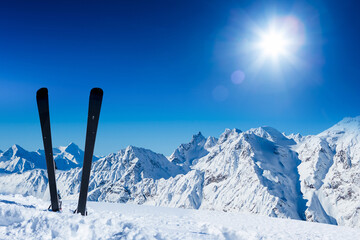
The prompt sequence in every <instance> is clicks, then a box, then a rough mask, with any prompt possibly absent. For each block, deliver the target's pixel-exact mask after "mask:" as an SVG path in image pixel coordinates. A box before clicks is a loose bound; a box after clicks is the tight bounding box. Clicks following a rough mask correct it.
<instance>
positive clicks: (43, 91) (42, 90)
mask: <svg viewBox="0 0 360 240" xmlns="http://www.w3.org/2000/svg"><path fill="white" fill-rule="evenodd" d="M47 95H48V90H47V88H40V89H39V90H37V92H36V97H37V98H39V97H45V96H47Z"/></svg>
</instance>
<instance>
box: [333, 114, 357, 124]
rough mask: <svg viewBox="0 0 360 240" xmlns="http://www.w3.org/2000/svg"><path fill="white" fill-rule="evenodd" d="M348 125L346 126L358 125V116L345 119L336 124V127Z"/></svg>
mask: <svg viewBox="0 0 360 240" xmlns="http://www.w3.org/2000/svg"><path fill="white" fill-rule="evenodd" d="M344 124H345V125H348V124H354V125H359V124H360V116H357V117H346V118H344V119H343V120H341V121H340V122H338V123H337V124H336V125H344Z"/></svg>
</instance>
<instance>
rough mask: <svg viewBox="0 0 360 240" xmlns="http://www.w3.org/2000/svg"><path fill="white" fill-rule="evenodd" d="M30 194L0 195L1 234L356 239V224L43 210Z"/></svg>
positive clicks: (153, 211)
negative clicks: (81, 213) (84, 214)
mask: <svg viewBox="0 0 360 240" xmlns="http://www.w3.org/2000/svg"><path fill="white" fill-rule="evenodd" d="M48 205H49V202H47V201H43V200H41V199H37V198H35V197H32V196H28V197H24V196H21V195H0V239H252V240H256V239H262V240H265V239H301V240H303V239H343V240H346V239H351V240H352V239H360V230H358V229H353V228H348V227H340V226H334V225H327V224H319V223H309V222H304V221H296V220H289V219H277V218H270V217H266V216H259V215H251V214H235V213H225V212H218V211H203V210H190V209H176V208H166V207H153V206H139V205H134V204H121V203H100V202H89V203H88V216H81V215H80V214H73V210H74V209H75V207H76V202H74V201H66V202H65V203H64V204H63V211H62V212H60V213H54V212H50V211H48V210H47V206H48Z"/></svg>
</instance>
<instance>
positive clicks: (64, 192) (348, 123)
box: [0, 117, 360, 227]
mask: <svg viewBox="0 0 360 240" xmlns="http://www.w3.org/2000/svg"><path fill="white" fill-rule="evenodd" d="M82 154H83V152H82V150H80V149H79V147H77V146H76V145H75V144H73V143H71V144H69V145H68V146H67V147H59V148H57V149H54V156H55V161H57V164H58V167H59V166H60V168H59V169H58V170H57V172H56V174H57V184H58V190H59V191H60V194H61V196H62V198H63V199H65V200H76V199H77V198H78V194H79V187H80V179H81V174H82V172H81V168H79V167H80V166H81V163H82V159H81V157H82V156H83V155H82ZM59 161H60V162H61V163H62V164H63V165H61V164H59ZM359 173H360V117H356V118H345V119H344V120H342V121H341V122H339V123H338V124H336V125H334V126H333V127H331V128H329V129H327V130H325V131H323V132H322V133H320V134H318V135H310V136H301V135H299V134H290V135H288V136H287V135H285V134H283V133H281V132H279V131H278V130H276V129H274V128H271V127H260V128H253V129H250V130H247V131H241V130H238V129H226V130H225V131H224V133H222V134H221V135H220V136H219V138H215V137H207V138H205V137H204V136H203V135H202V134H201V133H198V134H195V135H194V136H193V137H192V138H191V140H190V142H189V143H184V144H181V145H180V146H179V147H178V148H177V149H175V151H174V153H173V154H172V155H171V156H170V157H169V158H166V157H165V156H164V155H162V154H159V153H155V152H153V151H151V150H149V149H143V148H138V147H135V146H129V147H127V148H126V149H122V150H120V151H118V152H116V153H111V154H109V155H107V156H105V157H102V158H100V159H94V161H93V166H92V171H91V179H90V185H89V195H88V199H89V200H91V201H99V202H113V203H132V204H141V205H149V206H161V207H175V208H186V209H198V210H216V211H224V212H228V213H230V212H231V213H236V214H245V213H252V214H258V215H265V216H270V217H278V218H291V219H302V220H306V221H311V222H320V223H329V224H335V225H342V226H350V227H360V187H359V186H360V174H359ZM47 184H48V183H47V174H46V170H45V160H44V158H43V152H42V151H41V150H38V151H37V152H28V151H26V150H24V149H22V148H21V147H20V146H17V145H14V146H13V147H11V148H10V149H9V150H7V151H5V152H3V153H0V193H3V194H17V193H19V194H22V195H24V196H29V195H31V196H35V197H38V198H41V199H43V200H49V193H48V187H47Z"/></svg>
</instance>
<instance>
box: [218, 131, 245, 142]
mask: <svg viewBox="0 0 360 240" xmlns="http://www.w3.org/2000/svg"><path fill="white" fill-rule="evenodd" d="M239 133H242V131H241V130H240V129H237V128H234V129H230V128H226V129H225V131H224V132H223V133H222V134H221V135H220V137H219V142H220V143H223V142H225V141H226V140H227V139H228V137H229V136H233V135H237V134H239Z"/></svg>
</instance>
